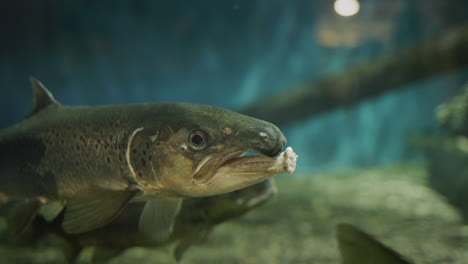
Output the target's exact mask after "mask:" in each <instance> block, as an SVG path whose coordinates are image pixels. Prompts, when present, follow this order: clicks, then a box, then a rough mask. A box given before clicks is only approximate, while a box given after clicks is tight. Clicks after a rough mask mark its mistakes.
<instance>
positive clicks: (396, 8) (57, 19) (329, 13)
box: [0, 0, 468, 172]
mask: <svg viewBox="0 0 468 264" xmlns="http://www.w3.org/2000/svg"><path fill="white" fill-rule="evenodd" d="M435 2H436V1H435ZM449 2H450V3H451V4H447V6H448V7H447V6H445V7H443V8H440V9H437V7H433V8H432V9H431V8H430V7H429V6H430V3H426V4H424V3H422V2H421V1H419V2H418V1H393V2H391V3H390V2H389V1H384V0H381V1H377V0H373V1H370V0H369V1H366V2H365V3H363V4H362V10H361V13H359V14H358V18H357V19H356V18H352V19H349V20H343V19H344V18H339V17H338V16H337V15H335V14H334V12H333V9H332V7H331V6H332V1H305V0H304V1H299V0H297V1H283V0H243V1H233V0H224V1H216V0H209V1H208V0H206V1H172V2H170V3H168V1H149V0H147V1H123V0H118V1H117V0H116V1H90V0H88V1H45V0H42V1H40V0H23V1H10V2H6V3H2V8H0V17H1V18H0V20H1V21H0V22H1V23H0V30H1V32H2V41H1V43H0V52H1V54H0V87H1V88H0V89H1V91H2V96H1V97H0V104H1V107H2V110H1V112H0V128H4V127H7V126H9V125H11V124H13V123H15V122H17V121H18V120H20V119H21V118H22V117H23V116H24V115H26V114H27V113H28V112H29V111H30V108H31V101H32V99H31V88H30V87H29V83H28V76H29V75H34V76H35V77H37V78H38V79H40V80H41V81H42V82H43V83H44V84H45V85H46V86H47V87H48V88H49V89H50V90H51V91H52V92H53V93H54V94H55V96H56V98H57V99H58V100H59V101H61V102H62V103H64V104H68V105H98V104H125V103H141V102H163V101H176V102H180V101H184V102H194V103H204V104H211V105H216V106H220V107H225V108H229V109H232V110H239V109H242V107H244V106H246V105H249V104H251V103H254V102H255V101H256V100H258V99H262V98H264V97H266V96H269V95H271V94H274V93H281V92H283V93H284V92H287V91H288V89H290V88H291V87H293V86H294V85H296V84H297V83H300V82H304V81H309V80H318V79H320V78H322V77H324V76H327V75H329V74H332V73H337V72H340V71H342V70H345V69H347V68H349V67H352V66H353V65H356V64H358V63H361V62H366V61H370V60H372V59H374V58H378V57H379V56H381V55H385V54H390V53H392V52H395V51H398V50H400V49H402V48H405V47H409V46H411V45H413V44H414V43H417V42H418V41H422V40H424V39H427V38H430V37H431V36H434V35H436V34H437V33H441V32H443V31H445V30H446V29H447V28H449V27H451V26H454V25H458V24H461V23H463V22H466V20H467V18H465V17H466V15H463V12H458V13H456V11H457V10H460V9H461V10H463V7H465V10H466V7H467V3H466V2H464V1H461V0H460V1H449ZM435 18H445V20H440V21H443V22H440V21H439V20H437V19H435ZM353 19H354V20H353ZM330 21H331V22H336V21H338V22H340V23H342V24H348V23H352V22H353V21H360V22H361V23H362V24H363V25H373V24H376V25H377V24H379V23H381V24H382V25H384V26H383V27H382V28H378V29H375V30H374V31H375V33H372V34H369V36H365V37H363V39H361V40H360V41H359V42H358V43H357V44H353V45H341V46H340V45H338V46H326V45H324V44H323V43H321V41H320V37H319V35H320V34H321V33H320V32H321V31H320V30H322V27H321V25H328V24H327V23H329V22H330ZM437 21H439V22H437ZM386 27H387V28H388V27H389V28H391V29H390V30H388V32H387V33H386V34H384V35H383V33H382V32H383V31H385V28H386ZM369 30H372V28H365V29H362V30H358V32H370V31H369ZM338 36H339V37H342V36H341V35H340V34H339V35H338ZM388 78H392V73H389V75H388ZM467 79H468V76H467V73H466V72H463V71H460V72H457V73H452V74H449V75H444V76H438V77H435V78H432V79H429V80H423V81H421V82H418V83H413V84H410V85H408V86H406V87H402V89H400V90H397V91H395V92H391V93H387V94H385V95H383V96H379V97H376V98H373V99H369V100H366V101H363V102H362V103H360V104H357V105H355V106H352V107H348V108H346V109H338V110H336V111H331V112H327V113H324V114H322V115H319V116H314V117H312V118H310V119H309V120H304V121H301V122H299V123H294V124H292V125H288V126H284V127H281V128H282V130H284V132H285V134H286V136H287V137H288V139H289V144H290V145H291V146H293V147H294V148H295V150H296V152H297V153H298V154H299V155H300V160H299V164H298V166H299V167H298V170H299V171H300V172H306V171H310V170H324V169H327V170H329V169H340V168H348V167H356V166H357V167H368V166H376V165H382V164H392V163H397V162H402V161H407V160H412V159H415V158H417V157H418V154H417V153H414V152H411V151H409V147H408V144H407V142H408V139H409V137H411V136H414V135H418V134H420V133H427V132H431V131H436V130H437V124H436V121H435V119H434V110H435V108H436V106H437V105H439V104H440V103H441V102H443V101H445V100H447V99H448V98H450V97H451V96H453V95H454V94H456V92H457V91H458V90H459V89H460V87H461V86H462V84H463V83H464V82H465V81H466V80H467ZM382 82H385V80H382ZM375 85H376V86H377V85H379V84H378V83H376V84H375Z"/></svg>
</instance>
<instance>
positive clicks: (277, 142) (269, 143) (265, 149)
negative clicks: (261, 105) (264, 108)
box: [258, 124, 286, 157]
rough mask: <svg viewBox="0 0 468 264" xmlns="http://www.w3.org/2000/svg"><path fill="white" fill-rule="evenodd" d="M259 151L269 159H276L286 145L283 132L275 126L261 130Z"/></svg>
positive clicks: (264, 127) (261, 128)
mask: <svg viewBox="0 0 468 264" xmlns="http://www.w3.org/2000/svg"><path fill="white" fill-rule="evenodd" d="M258 136H259V141H260V144H259V149H258V150H259V151H260V152H261V153H262V154H264V155H267V156H269V157H275V156H276V155H278V153H280V152H281V150H282V149H283V148H284V146H285V145H286V138H285V137H284V135H283V133H282V132H281V130H280V129H279V128H278V127H276V126H275V125H273V124H271V125H269V126H263V127H260V128H259V133H258Z"/></svg>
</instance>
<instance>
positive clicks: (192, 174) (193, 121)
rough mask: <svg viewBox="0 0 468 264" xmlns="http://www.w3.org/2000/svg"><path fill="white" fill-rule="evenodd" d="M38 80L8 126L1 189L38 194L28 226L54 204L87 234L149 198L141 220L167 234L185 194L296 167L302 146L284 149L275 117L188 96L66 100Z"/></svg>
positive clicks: (16, 195) (2, 142)
mask: <svg viewBox="0 0 468 264" xmlns="http://www.w3.org/2000/svg"><path fill="white" fill-rule="evenodd" d="M30 81H31V83H32V87H33V91H34V96H33V99H34V100H33V101H34V107H33V110H32V112H31V113H30V114H29V115H27V116H26V118H25V119H23V120H22V121H21V122H19V123H17V124H15V125H13V126H11V127H8V128H6V129H5V130H3V131H1V132H0V157H1V159H0V194H1V195H0V196H2V197H3V196H6V197H8V198H9V199H21V200H23V201H25V202H27V203H30V204H29V205H28V206H24V204H23V203H22V204H23V208H28V207H29V208H31V210H30V213H29V215H28V214H27V213H26V210H21V212H22V213H21V214H19V215H23V218H24V219H25V220H18V222H19V223H23V224H22V226H23V229H24V227H25V226H27V225H28V224H29V223H30V222H31V221H32V219H34V218H35V216H36V215H37V214H38V213H39V212H41V211H43V212H44V211H45V212H48V211H51V212H54V215H51V216H49V218H50V219H53V218H54V217H56V215H57V213H60V212H61V209H63V210H65V212H64V218H63V221H62V227H63V229H64V231H65V232H66V233H69V234H78V233H84V232H87V231H90V230H94V229H96V228H99V227H102V226H104V225H106V224H107V223H109V222H111V221H112V219H114V218H115V217H116V216H118V215H119V213H120V212H121V211H122V210H123V209H124V208H125V206H127V205H128V204H129V203H131V202H138V201H144V202H145V203H144V204H145V206H144V209H143V212H142V214H141V216H140V219H139V228H140V229H141V230H142V231H143V232H145V233H148V234H152V235H153V236H154V237H155V238H157V239H159V240H164V239H166V238H167V237H168V236H169V235H170V233H171V232H172V228H173V222H174V219H175V217H176V216H177V214H178V212H179V211H180V207H181V204H182V200H183V199H184V198H187V197H204V196H211V195H217V194H222V193H227V192H232V191H235V190H239V189H242V188H245V187H248V186H251V185H253V184H256V183H259V182H261V181H264V180H265V179H268V178H270V177H273V176H276V175H279V174H283V173H290V174H291V173H293V172H294V170H295V168H296V161H297V158H298V155H297V154H296V153H295V152H294V151H293V149H292V148H291V147H287V148H286V149H285V150H284V151H282V150H283V148H284V147H285V145H286V138H285V137H284V135H283V133H282V132H281V131H280V129H279V128H278V127H276V126H275V125H274V124H272V123H269V122H267V121H263V120H259V119H256V118H253V117H248V116H245V115H242V114H239V113H236V112H232V111H229V110H226V109H222V108H218V107H214V106H209V105H202V104H190V103H142V104H128V105H101V106H64V105H62V104H61V103H60V102H58V101H57V100H56V99H55V97H54V96H53V95H52V93H51V92H50V91H49V90H48V89H47V88H46V87H45V86H44V85H43V84H42V83H41V82H40V81H39V80H37V79H35V78H34V77H31V78H30ZM245 153H255V154H256V155H247V156H246V155H245ZM57 204H58V205H59V206H58V208H57ZM38 205H40V206H38ZM50 205H54V206H52V207H54V209H53V210H42V208H43V207H47V206H50Z"/></svg>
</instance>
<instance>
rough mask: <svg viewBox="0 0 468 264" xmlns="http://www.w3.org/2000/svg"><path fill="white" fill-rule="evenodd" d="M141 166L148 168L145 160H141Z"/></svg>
mask: <svg viewBox="0 0 468 264" xmlns="http://www.w3.org/2000/svg"><path fill="white" fill-rule="evenodd" d="M141 166H143V167H146V160H145V159H141Z"/></svg>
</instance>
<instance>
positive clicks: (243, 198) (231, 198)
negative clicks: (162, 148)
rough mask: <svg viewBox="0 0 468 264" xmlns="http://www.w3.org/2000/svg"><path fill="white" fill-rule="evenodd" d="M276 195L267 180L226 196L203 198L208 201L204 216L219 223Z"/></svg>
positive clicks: (271, 182)
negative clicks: (209, 201)
mask: <svg viewBox="0 0 468 264" xmlns="http://www.w3.org/2000/svg"><path fill="white" fill-rule="evenodd" d="M276 193H277V189H276V185H275V182H274V180H273V179H267V180H265V181H263V182H260V183H256V184H254V185H252V186H249V187H246V188H244V189H240V190H237V191H233V192H230V193H226V194H221V195H216V196H210V197H204V198H200V199H205V200H207V199H210V200H212V202H211V203H206V201H205V202H204V204H205V205H206V204H208V205H209V206H208V210H206V214H205V215H206V216H207V218H209V220H210V222H212V223H215V224H217V223H221V222H224V221H227V220H230V219H233V218H236V217H239V216H241V215H243V214H245V213H246V212H248V211H250V210H252V209H254V208H256V207H258V206H260V205H262V204H264V203H265V202H266V201H268V200H269V199H271V198H272V197H274V196H275V195H276Z"/></svg>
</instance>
